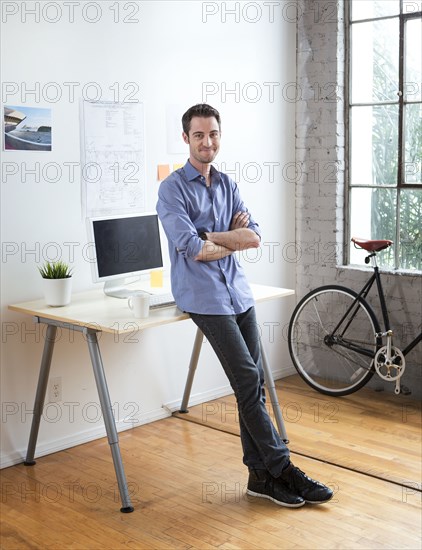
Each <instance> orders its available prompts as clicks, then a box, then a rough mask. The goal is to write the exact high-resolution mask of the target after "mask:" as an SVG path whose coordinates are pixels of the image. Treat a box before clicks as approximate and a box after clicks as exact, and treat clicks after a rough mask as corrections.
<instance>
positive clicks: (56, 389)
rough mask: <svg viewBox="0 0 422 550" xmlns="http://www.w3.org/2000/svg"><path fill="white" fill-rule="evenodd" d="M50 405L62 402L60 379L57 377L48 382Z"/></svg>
mask: <svg viewBox="0 0 422 550" xmlns="http://www.w3.org/2000/svg"><path fill="white" fill-rule="evenodd" d="M49 393H50V395H49V397H50V403H57V402H58V401H61V400H62V378H61V376H57V377H56V378H52V379H51V381H50V392H49Z"/></svg>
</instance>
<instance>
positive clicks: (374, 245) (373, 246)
mask: <svg viewBox="0 0 422 550" xmlns="http://www.w3.org/2000/svg"><path fill="white" fill-rule="evenodd" d="M352 242H353V243H354V244H355V246H356V247H358V248H363V249H364V250H366V251H368V252H379V251H380V250H384V248H388V247H389V246H391V245H392V244H393V241H388V240H381V241H372V240H368V239H358V238H356V237H353V238H352Z"/></svg>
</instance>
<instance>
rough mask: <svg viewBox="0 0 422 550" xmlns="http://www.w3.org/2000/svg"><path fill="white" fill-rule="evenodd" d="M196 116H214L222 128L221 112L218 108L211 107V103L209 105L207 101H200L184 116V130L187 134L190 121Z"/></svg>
mask: <svg viewBox="0 0 422 550" xmlns="http://www.w3.org/2000/svg"><path fill="white" fill-rule="evenodd" d="M194 116H199V117H202V118H210V117H214V118H215V119H216V121H217V122H218V128H219V130H221V119H220V113H219V112H218V111H217V109H214V107H211V105H207V104H206V103H198V104H197V105H194V106H193V107H191V108H190V109H188V110H187V111H186V113H185V114H184V115H183V116H182V126H183V131H184V132H185V134H186V135H189V130H190V123H191V120H192V118H193V117H194Z"/></svg>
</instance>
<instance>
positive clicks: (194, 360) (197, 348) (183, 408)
mask: <svg viewBox="0 0 422 550" xmlns="http://www.w3.org/2000/svg"><path fill="white" fill-rule="evenodd" d="M203 339H204V335H203V334H202V330H200V329H199V328H197V329H196V336H195V342H194V344H193V350H192V355H191V358H190V363H189V371H188V377H187V379H186V385H185V391H184V393H183V399H182V404H181V405H180V410H179V412H181V413H187V412H189V411H188V404H189V397H190V392H191V390H192V383H193V378H194V376H195V371H196V367H197V366H198V360H199V354H200V353H201V348H202V341H203Z"/></svg>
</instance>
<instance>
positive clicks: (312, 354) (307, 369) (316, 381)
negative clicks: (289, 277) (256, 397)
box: [288, 285, 382, 396]
mask: <svg viewBox="0 0 422 550" xmlns="http://www.w3.org/2000/svg"><path fill="white" fill-rule="evenodd" d="M354 301H356V304H355V306H354V309H352V311H351V313H348V314H347V316H346V317H345V319H344V321H343V322H342V323H341V325H340V327H339V330H337V331H336V334H333V331H334V330H335V329H336V327H337V325H338V324H339V323H340V321H341V318H342V316H343V315H345V314H346V312H347V311H348V308H349V307H350V306H352V304H353V302H354ZM352 313H353V317H352ZM341 330H343V331H344V332H343V333H341ZM379 332H380V327H379V323H378V320H377V318H376V316H375V313H374V312H373V310H372V308H371V307H370V306H369V304H368V303H367V302H366V301H365V300H364V299H363V298H358V295H357V293H356V292H354V291H353V290H351V289H348V288H346V287H342V286H337V285H328V286H323V287H319V288H316V289H315V290H313V291H311V292H309V293H308V294H307V295H306V296H304V297H303V298H302V299H301V300H300V302H299V303H298V304H297V306H296V308H295V310H294V311H293V314H292V317H291V319H290V323H289V332H288V344H289V352H290V357H291V358H292V361H293V364H294V366H295V368H296V370H297V372H298V373H299V374H300V376H301V377H302V378H303V380H304V381H305V382H306V383H307V384H308V385H309V386H311V387H312V388H314V389H315V390H317V391H319V392H320V393H323V394H325V395H333V396H342V395H348V394H351V393H353V392H355V391H357V390H359V389H360V388H362V387H363V386H364V385H365V384H366V383H367V382H368V381H369V379H370V378H371V377H372V376H373V374H374V372H375V369H374V364H373V363H374V362H373V359H374V356H375V353H376V351H377V349H379V348H380V346H381V342H382V339H381V337H380V336H376V334H377V333H379ZM347 346H355V347H362V346H365V347H364V349H365V350H366V353H367V354H368V355H371V357H370V356H367V355H363V354H361V353H359V352H358V351H356V350H354V349H351V348H350V347H347ZM339 359H340V361H339Z"/></svg>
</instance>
